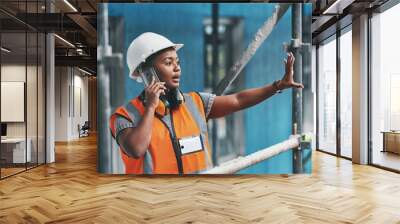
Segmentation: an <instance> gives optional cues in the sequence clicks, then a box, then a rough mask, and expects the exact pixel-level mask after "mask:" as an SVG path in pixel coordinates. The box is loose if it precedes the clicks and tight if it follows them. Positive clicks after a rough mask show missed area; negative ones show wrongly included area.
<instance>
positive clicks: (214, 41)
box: [211, 3, 219, 165]
mask: <svg viewBox="0 0 400 224" xmlns="http://www.w3.org/2000/svg"><path fill="white" fill-rule="evenodd" d="M211 7H212V8H211V15H212V21H211V22H212V34H211V35H212V36H211V37H212V65H211V70H212V88H213V89H214V90H215V88H216V87H217V84H218V77H219V74H218V65H219V57H218V56H219V49H218V44H219V43H218V42H219V41H218V39H219V38H218V26H219V24H218V20H219V6H218V4H217V3H213V4H212V6H211ZM212 150H213V151H212V161H213V164H214V165H217V162H218V161H217V160H218V158H217V156H218V154H217V121H216V120H213V123H212Z"/></svg>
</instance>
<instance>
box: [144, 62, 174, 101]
mask: <svg viewBox="0 0 400 224" xmlns="http://www.w3.org/2000/svg"><path fill="white" fill-rule="evenodd" d="M139 74H140V76H141V77H142V79H143V83H144V85H145V87H147V86H149V85H150V83H151V82H152V81H153V80H154V81H155V82H161V81H160V79H159V78H158V75H157V73H156V71H155V70H154V68H153V67H151V68H147V69H145V70H142V69H139ZM160 100H161V101H162V102H163V103H164V105H165V106H167V107H169V105H170V104H169V102H168V100H167V98H166V96H165V95H160Z"/></svg>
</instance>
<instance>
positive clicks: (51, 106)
mask: <svg viewBox="0 0 400 224" xmlns="http://www.w3.org/2000/svg"><path fill="white" fill-rule="evenodd" d="M54 64H55V61H54V35H53V34H47V35H46V163H52V162H54V161H55V151H54V133H55V118H54V114H55V76H54Z"/></svg>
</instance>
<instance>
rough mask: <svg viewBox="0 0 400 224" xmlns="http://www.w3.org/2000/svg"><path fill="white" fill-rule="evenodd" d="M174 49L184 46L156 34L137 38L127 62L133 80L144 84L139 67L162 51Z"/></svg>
mask: <svg viewBox="0 0 400 224" xmlns="http://www.w3.org/2000/svg"><path fill="white" fill-rule="evenodd" d="M170 47H173V48H175V50H179V49H180V48H181V47H183V44H174V43H172V42H171V41H170V40H168V39H167V38H165V37H164V36H161V35H159V34H156V33H151V32H147V33H143V34H141V35H140V36H138V37H136V38H135V39H134V40H133V41H132V43H131V44H130V45H129V48H128V51H127V53H126V62H127V63H128V68H129V77H131V78H132V79H134V80H136V81H138V82H142V78H141V77H139V74H138V73H137V72H136V69H137V68H138V66H139V65H140V64H141V63H143V62H145V61H146V59H147V58H148V57H149V56H151V55H152V54H155V53H157V52H159V51H161V50H164V49H167V48H170Z"/></svg>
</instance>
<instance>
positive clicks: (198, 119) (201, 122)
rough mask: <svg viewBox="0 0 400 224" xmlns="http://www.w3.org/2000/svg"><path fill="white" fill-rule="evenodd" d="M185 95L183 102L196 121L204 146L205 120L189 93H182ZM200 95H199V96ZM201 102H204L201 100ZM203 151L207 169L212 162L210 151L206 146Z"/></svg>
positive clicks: (205, 137) (210, 166) (205, 138)
mask: <svg viewBox="0 0 400 224" xmlns="http://www.w3.org/2000/svg"><path fill="white" fill-rule="evenodd" d="M183 96H184V97H185V104H186V106H187V108H188V109H189V111H190V113H191V114H192V117H193V118H194V120H195V121H196V123H197V126H198V127H199V129H200V132H201V138H202V139H203V142H204V147H205V144H206V143H205V141H206V140H207V136H206V134H207V123H206V120H205V119H204V118H203V117H202V116H201V114H200V112H199V108H197V106H196V104H195V103H194V102H193V99H192V97H191V96H190V95H189V94H186V93H185V94H183ZM199 97H200V96H199ZM202 103H204V102H203V101H202ZM204 153H205V154H206V161H207V169H209V168H212V162H211V157H210V153H209V151H208V149H207V148H205V149H204Z"/></svg>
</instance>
